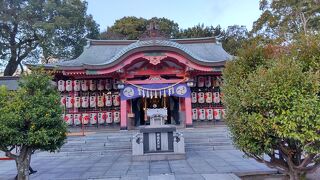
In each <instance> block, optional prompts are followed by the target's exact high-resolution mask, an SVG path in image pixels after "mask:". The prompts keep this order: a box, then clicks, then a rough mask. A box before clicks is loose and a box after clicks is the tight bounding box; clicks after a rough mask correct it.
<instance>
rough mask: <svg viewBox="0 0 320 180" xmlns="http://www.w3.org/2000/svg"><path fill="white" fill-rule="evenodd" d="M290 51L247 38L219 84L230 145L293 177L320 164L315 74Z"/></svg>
mask: <svg viewBox="0 0 320 180" xmlns="http://www.w3.org/2000/svg"><path fill="white" fill-rule="evenodd" d="M310 40H311V39H309V41H308V42H309V44H308V43H306V44H304V45H301V44H300V46H305V49H306V48H307V47H308V46H309V45H310ZM312 40H315V39H312ZM292 47H295V46H292ZM314 50H315V51H316V52H312V54H319V49H314ZM294 51H295V49H290V46H285V47H284V46H282V47H279V46H273V45H271V44H269V45H266V46H262V45H261V44H259V43H256V42H252V43H251V44H247V46H246V48H245V49H244V50H243V51H241V53H240V54H239V56H238V58H237V59H236V60H234V61H231V62H228V63H227V64H226V68H225V70H224V72H223V75H224V80H225V85H224V87H223V90H224V92H225V98H224V100H225V105H226V109H227V117H226V122H227V125H228V127H229V129H230V131H231V134H232V137H233V141H234V143H235V145H236V146H237V147H238V148H239V149H240V150H242V151H243V152H244V153H245V154H246V155H247V156H249V157H252V158H254V159H255V160H257V161H258V162H262V163H265V164H266V165H268V166H269V167H275V168H277V169H278V170H280V171H281V172H283V173H285V174H287V175H289V176H290V179H293V180H296V179H299V177H300V176H302V175H304V174H305V173H308V172H311V171H313V170H315V169H316V168H317V167H319V166H320V133H319V129H320V99H319V94H318V93H319V90H320V89H319V87H320V77H319V69H318V70H315V71H309V70H306V68H305V63H304V60H303V59H302V58H301V57H306V56H301V55H299V56H297V55H296V54H295V53H293V52H294ZM314 67H316V66H314ZM309 69H310V68H309ZM265 156H268V158H265Z"/></svg>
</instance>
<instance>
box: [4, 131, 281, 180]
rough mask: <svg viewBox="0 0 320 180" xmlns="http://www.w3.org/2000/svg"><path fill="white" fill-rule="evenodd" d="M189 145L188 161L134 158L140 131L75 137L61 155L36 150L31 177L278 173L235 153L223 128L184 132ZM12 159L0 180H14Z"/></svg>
mask: <svg viewBox="0 0 320 180" xmlns="http://www.w3.org/2000/svg"><path fill="white" fill-rule="evenodd" d="M179 131H182V132H183V135H184V137H185V141H186V159H185V160H167V161H143V162H133V161H132V160H131V158H132V156H131V143H130V138H131V137H132V136H133V135H134V134H135V133H136V131H122V132H119V131H112V132H109V131H99V132H97V133H91V134H88V135H87V136H85V137H80V136H71V137H68V142H67V143H66V144H65V145H64V146H63V147H62V149H61V150H60V152H59V153H47V152H38V153H36V154H34V155H33V157H32V163H31V165H32V167H33V168H34V169H36V170H37V171H38V172H37V173H36V174H34V175H31V179H34V180H43V179H46V180H47V179H58V180H59V179H60V180H62V179H63V180H66V179H121V180H129V179H130V180H138V179H139V180H140V179H145V180H148V179H149V180H161V179H176V180H192V179H195V180H201V179H202V180H208V179H219V180H220V179H222V180H223V179H225V180H227V179H230V180H232V179H238V178H237V176H235V175H234V174H238V173H252V172H276V171H275V170H273V169H270V168H268V167H266V166H265V165H263V164H260V163H257V162H256V161H254V160H252V159H246V158H244V157H243V153H241V152H240V151H238V150H236V149H234V147H233V146H232V144H231V140H230V138H229V137H228V131H227V128H226V127H225V126H219V127H215V128H211V129H209V128H205V129H203V128H196V129H180V130H179ZM15 174H16V168H15V164H14V161H0V179H1V180H2V179H13V178H14V176H15Z"/></svg>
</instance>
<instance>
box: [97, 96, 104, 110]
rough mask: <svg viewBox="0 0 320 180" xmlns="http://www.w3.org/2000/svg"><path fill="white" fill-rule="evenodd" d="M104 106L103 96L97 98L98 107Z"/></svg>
mask: <svg viewBox="0 0 320 180" xmlns="http://www.w3.org/2000/svg"><path fill="white" fill-rule="evenodd" d="M103 106H104V98H103V96H98V107H103Z"/></svg>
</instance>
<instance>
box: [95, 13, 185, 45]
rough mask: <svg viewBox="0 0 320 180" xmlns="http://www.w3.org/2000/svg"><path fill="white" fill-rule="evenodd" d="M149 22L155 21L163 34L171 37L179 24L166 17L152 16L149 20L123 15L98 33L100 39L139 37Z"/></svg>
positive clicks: (175, 32) (131, 38) (177, 29)
mask: <svg viewBox="0 0 320 180" xmlns="http://www.w3.org/2000/svg"><path fill="white" fill-rule="evenodd" d="M150 22H155V23H156V24H157V25H159V28H160V31H161V32H162V33H164V35H165V36H167V37H170V38H173V37H175V36H176V34H177V33H178V32H179V26H178V24H177V23H175V22H174V21H172V20H169V19H167V18H157V17H153V18H151V19H149V20H147V19H144V18H137V17H134V16H128V17H123V18H121V19H119V20H116V22H115V23H114V25H112V26H111V27H108V28H107V30H106V31H105V32H102V33H101V35H100V38H101V39H128V40H135V39H139V37H141V36H142V34H143V33H144V32H145V31H146V30H147V25H149V24H150Z"/></svg>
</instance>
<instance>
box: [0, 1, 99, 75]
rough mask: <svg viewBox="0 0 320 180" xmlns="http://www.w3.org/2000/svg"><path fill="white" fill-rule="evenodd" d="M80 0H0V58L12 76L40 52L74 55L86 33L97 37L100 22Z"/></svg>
mask: <svg viewBox="0 0 320 180" xmlns="http://www.w3.org/2000/svg"><path fill="white" fill-rule="evenodd" d="M86 9H87V3H86V2H85V1H81V0H16V1H11V0H2V1H1V2H0V30H1V33H0V61H2V63H4V64H6V68H5V70H4V75H6V76H11V75H12V74H14V72H15V71H16V69H17V67H18V66H20V68H21V70H22V71H23V66H22V62H24V61H38V59H39V56H44V58H45V59H49V58H63V59H67V58H74V57H77V56H78V55H80V54H81V53H82V47H83V46H84V45H85V37H90V38H97V37H98V35H99V30H98V25H97V24H96V23H95V22H94V21H93V19H92V16H89V15H87V14H86Z"/></svg>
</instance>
